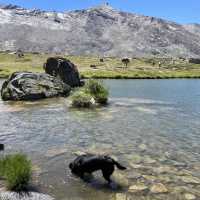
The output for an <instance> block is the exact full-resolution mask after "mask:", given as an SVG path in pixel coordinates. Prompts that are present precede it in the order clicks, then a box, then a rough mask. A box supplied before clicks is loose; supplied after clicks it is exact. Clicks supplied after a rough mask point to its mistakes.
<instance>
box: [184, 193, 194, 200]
mask: <svg viewBox="0 0 200 200" xmlns="http://www.w3.org/2000/svg"><path fill="white" fill-rule="evenodd" d="M184 197H185V199H186V200H195V199H196V196H195V195H193V194H189V193H187V194H185V195H184Z"/></svg>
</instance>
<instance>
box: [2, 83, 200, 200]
mask: <svg viewBox="0 0 200 200" xmlns="http://www.w3.org/2000/svg"><path fill="white" fill-rule="evenodd" d="M3 81H4V80H3V79H1V80H0V86H1V84H2V83H3ZM104 83H105V85H106V86H107V87H108V88H109V91H110V98H109V104H108V105H107V106H105V107H102V108H96V109H81V110H80V109H72V108H70V101H69V98H51V99H44V100H40V101H33V102H30V101H26V102H23V101H20V102H9V101H8V102H3V101H2V100H0V143H4V144H5V148H6V150H5V153H6V154H7V153H15V152H23V153H25V154H27V155H28V156H29V157H30V159H31V160H32V164H33V180H32V182H33V183H32V184H33V185H34V187H35V188H37V190H38V191H40V192H42V193H47V194H49V195H51V196H52V197H54V198H55V199H56V200H94V199H95V200H107V199H108V200H110V199H111V200H193V199H196V200H198V199H200V80H199V79H167V80H145V79H144V80H104ZM82 152H89V153H95V154H106V155H107V154H108V155H111V156H112V157H113V158H115V159H116V160H118V161H119V162H120V163H121V164H123V165H125V166H126V167H127V170H125V171H120V170H118V169H116V170H115V172H114V174H113V176H112V180H113V183H112V184H111V185H108V184H107V183H106V182H105V180H104V179H103V178H102V175H101V172H97V173H94V174H93V177H86V179H87V180H86V181H83V180H81V179H79V178H78V177H76V176H74V175H72V174H71V172H70V170H69V167H68V165H69V163H70V162H71V161H72V160H73V159H74V158H75V157H76V155H78V154H81V153H82Z"/></svg>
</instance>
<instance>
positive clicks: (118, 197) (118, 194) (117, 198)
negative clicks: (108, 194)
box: [115, 193, 126, 200]
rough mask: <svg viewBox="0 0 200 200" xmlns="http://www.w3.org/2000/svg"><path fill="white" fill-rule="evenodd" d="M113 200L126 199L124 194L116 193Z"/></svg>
mask: <svg viewBox="0 0 200 200" xmlns="http://www.w3.org/2000/svg"><path fill="white" fill-rule="evenodd" d="M115 200H126V194H123V193H117V194H116V198H115Z"/></svg>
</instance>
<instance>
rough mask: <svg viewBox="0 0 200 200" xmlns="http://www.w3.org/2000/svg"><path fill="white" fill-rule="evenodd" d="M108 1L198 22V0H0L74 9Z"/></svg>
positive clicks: (127, 8)
mask: <svg viewBox="0 0 200 200" xmlns="http://www.w3.org/2000/svg"><path fill="white" fill-rule="evenodd" d="M103 2H108V3H109V4H110V5H112V7H114V8H117V9H120V10H124V11H129V12H135V13H140V14H144V15H148V16H155V17H161V18H164V19H168V20H172V21H176V22H179V23H200V0H107V1H102V0H0V3H1V4H9V3H11V4H16V5H20V6H22V7H26V8H40V9H43V10H57V11H65V10H75V9H83V8H88V7H92V6H95V5H100V4H102V3H103Z"/></svg>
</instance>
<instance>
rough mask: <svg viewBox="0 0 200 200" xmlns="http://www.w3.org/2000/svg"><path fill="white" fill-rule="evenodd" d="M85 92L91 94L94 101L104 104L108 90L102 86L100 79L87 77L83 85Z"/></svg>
mask: <svg viewBox="0 0 200 200" xmlns="http://www.w3.org/2000/svg"><path fill="white" fill-rule="evenodd" d="M84 88H85V91H86V93H88V94H90V95H92V96H93V98H94V99H95V101H96V102H97V103H99V104H106V103H107V101H108V95H109V91H108V89H107V88H106V87H105V86H104V84H103V82H102V81H99V80H94V79H89V80H88V81H87V82H86V84H85V86H84Z"/></svg>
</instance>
